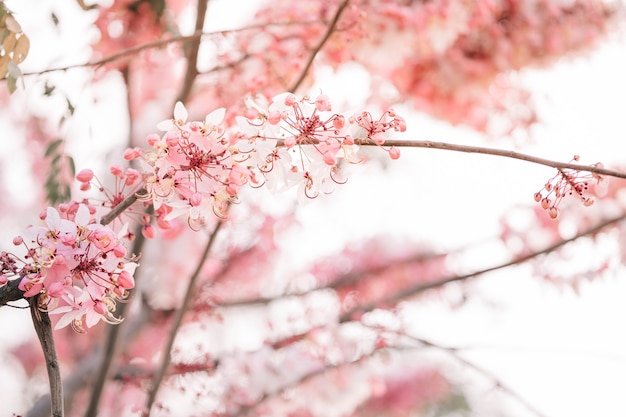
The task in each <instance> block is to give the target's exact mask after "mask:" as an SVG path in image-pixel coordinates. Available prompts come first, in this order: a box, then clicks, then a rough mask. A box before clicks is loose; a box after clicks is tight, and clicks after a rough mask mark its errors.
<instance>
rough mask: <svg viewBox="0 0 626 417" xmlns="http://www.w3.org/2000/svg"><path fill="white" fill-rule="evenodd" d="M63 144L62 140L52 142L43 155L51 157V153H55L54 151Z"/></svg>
mask: <svg viewBox="0 0 626 417" xmlns="http://www.w3.org/2000/svg"><path fill="white" fill-rule="evenodd" d="M63 142H64V141H63V139H57V140H53V141H52V142H50V144H49V145H48V147H47V148H46V153H45V154H44V155H45V156H46V157H48V156H50V155H52V154H53V153H55V152H56V150H57V149H58V148H59V146H61V144H62V143H63Z"/></svg>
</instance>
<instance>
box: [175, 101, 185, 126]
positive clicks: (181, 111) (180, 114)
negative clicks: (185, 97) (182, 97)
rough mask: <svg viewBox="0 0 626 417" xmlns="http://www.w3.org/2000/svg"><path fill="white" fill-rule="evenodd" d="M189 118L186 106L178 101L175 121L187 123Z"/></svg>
mask: <svg viewBox="0 0 626 417" xmlns="http://www.w3.org/2000/svg"><path fill="white" fill-rule="evenodd" d="M187 116H189V114H188V113H187V109H186V108H185V105H184V104H183V103H182V102H181V101H177V102H176V105H175V106H174V119H176V120H180V121H182V122H183V123H185V122H186V121H187Z"/></svg>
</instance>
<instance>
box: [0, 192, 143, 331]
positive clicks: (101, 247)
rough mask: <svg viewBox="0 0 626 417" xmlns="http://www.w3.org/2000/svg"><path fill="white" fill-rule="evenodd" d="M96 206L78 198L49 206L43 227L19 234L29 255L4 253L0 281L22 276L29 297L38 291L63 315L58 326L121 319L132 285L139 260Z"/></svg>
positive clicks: (48, 306) (17, 241)
mask: <svg viewBox="0 0 626 417" xmlns="http://www.w3.org/2000/svg"><path fill="white" fill-rule="evenodd" d="M94 214H95V210H93V209H92V208H91V210H90V208H89V207H88V206H86V205H84V204H78V203H72V204H62V205H60V206H59V209H58V210H57V209H55V208H53V207H48V209H47V210H46V211H45V212H44V213H42V215H41V219H42V220H43V221H44V222H45V225H44V226H31V227H29V228H28V229H27V230H26V231H25V233H24V234H23V236H18V237H16V238H14V240H13V243H14V244H15V245H16V246H23V247H25V248H26V255H25V256H24V259H20V258H18V257H17V256H16V255H13V254H10V253H7V252H2V253H0V283H1V284H6V283H7V282H8V280H9V279H19V280H20V283H19V289H20V290H22V291H24V297H34V296H37V295H39V296H40V297H41V298H40V299H41V300H43V303H41V304H42V305H44V304H45V308H46V311H47V312H48V313H49V314H62V316H61V318H60V319H59V321H58V322H57V324H56V328H62V327H65V326H67V325H68V324H71V325H72V327H73V328H74V329H75V330H77V331H84V327H85V325H86V326H87V327H88V328H89V327H92V326H93V325H95V324H96V323H98V322H99V321H100V320H104V321H107V322H109V323H116V322H119V321H120V319H119V318H117V317H115V316H114V314H113V313H114V311H115V303H116V301H117V300H121V299H124V298H125V297H126V296H127V294H128V290H129V289H131V288H133V287H134V285H135V283H134V278H133V274H134V271H135V268H136V265H137V264H136V263H135V262H133V261H132V260H131V259H129V257H128V253H127V249H126V247H125V246H124V244H123V238H124V236H125V235H126V228H124V227H123V228H122V229H121V230H120V231H119V232H118V233H116V232H115V231H113V229H111V228H110V227H109V226H104V225H102V224H99V223H97V222H96V219H95V216H94Z"/></svg>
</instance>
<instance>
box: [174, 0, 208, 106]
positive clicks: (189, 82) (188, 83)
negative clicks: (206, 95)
mask: <svg viewBox="0 0 626 417" xmlns="http://www.w3.org/2000/svg"><path fill="white" fill-rule="evenodd" d="M208 4H209V0H198V6H197V11H196V26H195V31H196V32H202V28H203V27H204V20H205V18H206V11H207V7H208ZM200 43H201V39H200V37H198V38H196V39H193V40H191V41H190V42H189V45H188V49H187V51H186V53H185V55H186V56H185V58H186V60H187V70H186V71H185V77H184V78H183V86H182V87H181V90H180V92H179V93H178V97H177V98H176V101H182V102H183V103H184V102H186V101H187V99H188V98H189V94H190V93H191V88H192V87H193V84H194V82H195V81H196V76H197V75H198V50H199V49H200Z"/></svg>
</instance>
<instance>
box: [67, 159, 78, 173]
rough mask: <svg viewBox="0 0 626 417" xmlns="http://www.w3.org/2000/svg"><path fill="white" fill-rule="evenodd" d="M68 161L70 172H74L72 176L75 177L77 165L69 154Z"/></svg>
mask: <svg viewBox="0 0 626 417" xmlns="http://www.w3.org/2000/svg"><path fill="white" fill-rule="evenodd" d="M67 163H68V164H69V166H70V173H71V174H72V178H74V177H75V176H76V165H75V164H74V158H72V157H71V156H68V157H67Z"/></svg>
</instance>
